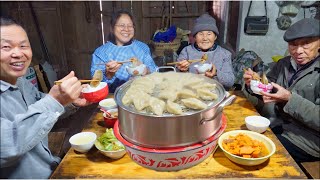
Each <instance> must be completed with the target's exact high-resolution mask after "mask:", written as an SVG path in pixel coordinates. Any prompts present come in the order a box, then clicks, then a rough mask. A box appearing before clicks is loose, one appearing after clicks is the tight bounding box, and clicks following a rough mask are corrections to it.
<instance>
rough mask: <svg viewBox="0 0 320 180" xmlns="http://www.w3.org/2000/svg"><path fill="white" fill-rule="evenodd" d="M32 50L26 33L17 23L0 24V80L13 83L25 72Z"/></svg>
mask: <svg viewBox="0 0 320 180" xmlns="http://www.w3.org/2000/svg"><path fill="white" fill-rule="evenodd" d="M31 59H32V50H31V46H30V42H29V39H28V36H27V33H26V32H25V31H24V29H23V28H22V27H20V26H17V25H9V26H1V61H0V63H1V64H0V65H1V67H0V70H1V80H4V81H6V82H9V83H11V84H15V83H16V81H17V79H18V77H21V76H23V75H25V74H26V72H27V69H28V67H29V65H30V63H31Z"/></svg>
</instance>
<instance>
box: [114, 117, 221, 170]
mask: <svg viewBox="0 0 320 180" xmlns="http://www.w3.org/2000/svg"><path fill="white" fill-rule="evenodd" d="M226 125H227V120H226V118H225V117H224V118H222V125H221V128H220V129H219V131H218V132H217V133H216V134H214V135H213V136H211V137H210V138H208V139H207V140H205V141H203V142H200V143H196V144H193V145H189V146H185V147H177V148H162V149H155V148H146V147H142V146H138V145H135V144H132V143H130V142H129V141H127V140H126V139H124V138H123V137H122V135H121V134H120V132H119V124H118V121H117V122H116V123H115V126H114V134H115V136H116V138H117V139H118V140H119V141H120V142H122V144H124V145H125V146H126V151H127V154H128V155H129V156H130V158H131V159H132V160H133V161H134V162H135V163H137V164H139V165H140V166H143V167H146V168H149V169H153V170H156V171H178V170H181V169H186V168H189V167H192V166H195V165H197V164H199V163H201V162H202V161H204V160H205V159H206V158H207V157H209V156H210V155H211V154H212V152H214V150H215V149H216V147H217V141H218V138H219V136H220V135H221V134H222V133H223V131H224V130H225V128H226Z"/></svg>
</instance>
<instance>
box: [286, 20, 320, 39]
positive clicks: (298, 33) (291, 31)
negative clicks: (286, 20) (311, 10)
mask: <svg viewBox="0 0 320 180" xmlns="http://www.w3.org/2000/svg"><path fill="white" fill-rule="evenodd" d="M319 26H320V21H319V20H317V19H312V18H305V19H302V20H300V21H298V22H296V23H294V24H293V25H292V26H290V27H289V28H288V29H287V31H286V32H285V33H284V35H283V39H284V40H285V41H287V42H290V41H294V40H296V39H300V38H309V37H319V36H320V29H319Z"/></svg>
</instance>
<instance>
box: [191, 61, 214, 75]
mask: <svg viewBox="0 0 320 180" xmlns="http://www.w3.org/2000/svg"><path fill="white" fill-rule="evenodd" d="M194 67H195V68H196V70H197V71H198V73H199V74H204V73H206V72H207V71H210V69H211V68H212V64H209V63H203V64H202V63H199V64H196V65H194Z"/></svg>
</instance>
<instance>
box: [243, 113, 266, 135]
mask: <svg viewBox="0 0 320 180" xmlns="http://www.w3.org/2000/svg"><path fill="white" fill-rule="evenodd" d="M245 122H246V126H247V128H248V129H249V130H251V131H254V132H257V133H263V132H265V131H266V130H267V128H268V127H269V125H270V121H269V119H267V118H265V117H262V116H248V117H246V118H245Z"/></svg>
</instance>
